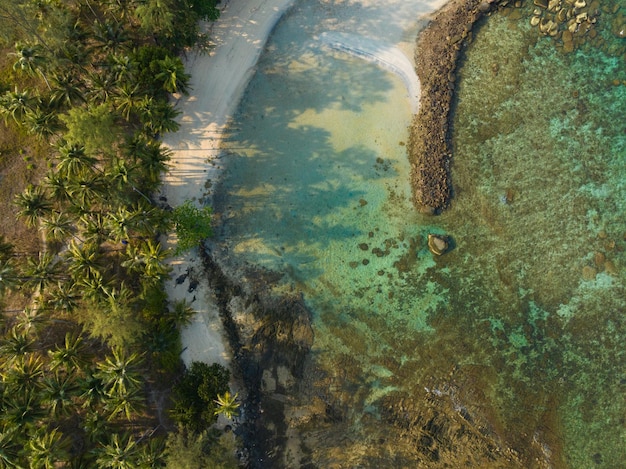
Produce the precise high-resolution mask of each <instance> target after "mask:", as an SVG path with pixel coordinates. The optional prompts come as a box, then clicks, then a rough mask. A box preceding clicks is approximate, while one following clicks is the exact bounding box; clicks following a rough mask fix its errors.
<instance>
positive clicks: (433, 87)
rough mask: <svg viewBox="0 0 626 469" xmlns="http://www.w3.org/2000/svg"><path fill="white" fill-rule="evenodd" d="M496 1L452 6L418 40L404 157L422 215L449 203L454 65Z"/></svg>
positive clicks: (461, 0) (454, 0)
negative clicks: (416, 95)
mask: <svg viewBox="0 0 626 469" xmlns="http://www.w3.org/2000/svg"><path fill="white" fill-rule="evenodd" d="M498 1H499V0H493V1H484V0H451V1H450V2H449V3H447V4H446V5H445V6H444V7H443V8H442V9H441V10H439V11H438V12H437V13H435V15H434V17H433V19H432V20H431V22H430V23H429V25H428V26H427V27H426V29H424V30H423V31H422V32H421V33H420V35H419V37H418V41H417V49H416V54H415V60H416V68H417V75H418V77H419V79H420V84H421V97H420V109H419V112H418V114H417V115H416V117H415V118H414V120H413V124H412V126H411V136H410V139H409V146H408V151H409V159H410V161H411V185H412V187H413V197H414V203H415V205H416V207H417V208H418V210H419V211H420V212H422V213H428V214H436V213H440V212H441V211H442V210H443V209H445V208H446V207H447V206H448V204H449V202H450V197H451V195H452V185H451V182H450V159H451V156H452V155H451V149H450V135H449V128H450V110H451V106H452V97H453V92H454V82H455V79H456V76H455V72H456V67H457V61H458V59H459V55H460V53H461V50H462V47H463V44H464V43H465V42H466V41H467V40H469V39H470V38H471V32H472V27H473V26H474V24H475V23H476V21H477V20H478V19H479V18H481V17H482V16H483V15H485V14H488V13H489V12H490V11H491V9H492V7H495V5H496V4H497V3H498Z"/></svg>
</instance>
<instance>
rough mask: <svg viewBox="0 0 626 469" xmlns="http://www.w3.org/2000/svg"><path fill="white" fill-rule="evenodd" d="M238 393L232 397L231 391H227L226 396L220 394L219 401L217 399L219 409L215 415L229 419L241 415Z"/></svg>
mask: <svg viewBox="0 0 626 469" xmlns="http://www.w3.org/2000/svg"><path fill="white" fill-rule="evenodd" d="M237 396H238V393H235V395H234V396H233V395H231V394H230V391H226V392H225V393H224V394H218V395H217V399H215V401H214V402H215V403H216V404H217V409H216V410H215V415H219V414H222V415H223V416H224V417H226V418H227V419H232V418H233V417H235V416H237V415H239V403H238V402H237Z"/></svg>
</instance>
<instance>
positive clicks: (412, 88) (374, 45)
mask: <svg viewBox="0 0 626 469" xmlns="http://www.w3.org/2000/svg"><path fill="white" fill-rule="evenodd" d="M318 40H319V42H320V43H321V44H322V45H323V46H328V47H329V48H331V49H333V50H336V51H339V52H344V53H346V54H349V55H352V56H354V57H357V58H359V59H363V60H365V61H367V62H371V63H373V64H375V65H378V66H380V67H381V68H383V69H385V70H388V71H389V72H391V73H393V74H395V75H397V76H398V77H399V78H400V79H401V80H402V82H403V83H404V86H405V87H406V89H407V93H408V97H409V100H410V103H411V111H412V112H413V113H416V112H417V109H418V106H419V99H420V82H419V79H418V78H417V74H416V73H415V66H414V65H413V64H412V63H411V61H410V60H409V59H408V58H407V57H406V55H404V53H403V52H402V50H400V48H398V47H396V46H394V45H392V44H386V43H385V42H383V41H380V40H375V39H371V38H368V37H365V36H360V35H357V34H349V33H343V32H337V31H325V32H323V33H322V34H320V35H319V37H318Z"/></svg>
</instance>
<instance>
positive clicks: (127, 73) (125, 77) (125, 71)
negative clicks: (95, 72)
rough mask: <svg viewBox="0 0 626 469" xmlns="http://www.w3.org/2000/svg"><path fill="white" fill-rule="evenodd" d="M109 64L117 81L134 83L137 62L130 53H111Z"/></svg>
mask: <svg viewBox="0 0 626 469" xmlns="http://www.w3.org/2000/svg"><path fill="white" fill-rule="evenodd" d="M107 65H108V67H109V69H110V71H111V78H112V79H113V81H114V82H115V83H126V82H128V83H132V82H133V81H134V74H135V67H136V64H135V62H133V60H132V59H131V58H130V56H129V55H128V54H122V55H119V54H110V55H109V56H108V57H107Z"/></svg>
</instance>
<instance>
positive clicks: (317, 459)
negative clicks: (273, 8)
mask: <svg viewBox="0 0 626 469" xmlns="http://www.w3.org/2000/svg"><path fill="white" fill-rule="evenodd" d="M383 3H385V5H383V6H379V7H377V8H378V10H377V9H368V8H367V7H365V6H362V5H360V4H358V3H337V4H335V3H333V2H326V3H318V2H315V1H311V0H303V1H301V2H299V3H297V4H296V6H295V7H294V8H293V9H292V10H291V11H290V12H289V14H288V15H286V17H285V18H284V20H283V21H281V22H280V23H279V24H278V26H277V28H276V30H275V32H274V34H273V36H272V38H271V40H270V41H269V42H268V45H267V48H266V51H265V53H264V54H263V56H262V57H261V60H260V62H259V65H258V70H257V72H256V74H255V76H254V77H253V79H252V81H251V83H250V85H249V87H248V89H247V91H246V94H245V97H244V100H243V102H242V103H241V106H240V108H239V111H238V112H237V115H236V116H235V118H234V120H233V123H232V126H231V131H230V137H229V139H228V141H227V142H226V144H225V147H224V149H225V156H224V157H223V159H222V164H223V167H224V169H223V172H222V176H221V179H222V180H221V184H220V186H219V187H220V191H221V194H220V199H221V200H222V203H223V208H222V213H221V214H220V216H221V219H220V223H221V225H220V227H219V239H218V242H220V243H222V244H224V245H226V246H227V247H228V251H229V253H230V255H231V256H234V257H235V258H236V259H237V260H238V262H242V263H246V262H247V263H250V264H253V265H259V266H263V267H265V268H268V269H270V270H274V271H277V272H282V273H285V274H286V275H285V276H284V277H283V281H282V282H281V283H280V284H278V285H276V287H275V288H276V290H277V291H280V290H281V289H284V290H291V289H294V288H295V289H298V290H300V291H302V292H303V294H304V297H305V300H306V302H307V304H308V305H309V306H310V308H311V310H312V312H313V326H314V333H315V341H314V345H313V350H312V352H311V356H312V360H313V362H314V369H315V370H317V371H316V375H315V376H313V377H310V380H311V383H310V384H311V387H310V388H309V389H308V390H303V391H302V395H303V401H307V400H308V401H309V402H310V403H311V407H315V405H316V402H319V403H321V404H320V405H321V406H322V408H323V409H324V418H321V417H320V418H317V419H315V418H313V419H301V420H300V421H298V420H297V419H294V420H293V421H292V422H291V423H289V424H290V425H293V426H294V428H297V430H298V432H299V433H300V434H301V441H302V443H303V444H304V445H305V446H306V447H307V448H308V449H307V451H306V455H305V456H306V460H307V461H308V462H310V463H312V464H315V465H317V466H319V467H414V465H416V464H418V463H421V464H422V465H424V466H425V467H445V464H452V466H454V465H455V464H469V465H470V466H471V467H491V466H489V464H491V463H489V461H490V453H491V454H492V456H493V459H494V460H497V463H496V462H494V463H493V464H495V465H494V466H493V467H508V466H503V465H502V464H503V463H502V461H508V460H509V459H507V456H506V455H502V454H500V453H499V452H498V451H499V450H500V449H502V448H509V449H511V454H513V453H515V454H514V456H511V458H510V461H509V462H510V467H519V466H517V465H515V464H516V463H515V462H513V461H515V459H516V458H517V459H520V460H524V461H526V460H528V461H530V460H533V461H539V462H538V463H537V466H535V467H571V468H587V467H606V468H613V467H620V464H622V463H623V461H624V460H626V449H625V447H624V444H623V442H624V437H625V436H626V421H625V417H624V416H625V415H626V413H625V412H626V403H625V402H624V396H625V395H626V394H625V393H626V370H625V368H624V366H625V365H626V360H625V356H624V343H625V339H626V323H625V319H624V314H625V313H626V295H625V291H624V282H625V281H626V273H625V272H626V270H625V269H626V255H625V254H624V250H625V248H626V239H625V238H626V218H625V216H624V204H625V200H626V122H625V121H624V109H626V66H625V55H624V54H625V53H626V51H625V50H624V48H625V45H624V42H623V41H624V39H620V38H618V37H617V36H616V35H614V34H613V35H612V33H611V31H610V26H606V27H605V29H602V28H601V26H598V28H599V31H600V33H601V34H604V35H606V41H607V44H608V45H607V47H606V48H605V49H600V48H597V47H591V46H582V47H580V48H579V49H578V50H577V51H575V52H573V53H569V54H564V53H563V52H562V51H561V50H559V49H558V48H556V47H555V46H554V41H553V40H551V39H548V38H538V36H537V33H536V31H532V30H531V28H530V26H529V23H528V21H527V20H524V19H522V20H511V19H510V18H506V17H505V16H503V15H494V16H493V17H491V18H490V19H489V21H488V22H487V23H486V24H485V25H483V26H482V27H481V29H480V33H479V34H477V35H476V36H475V40H474V42H473V43H472V44H471V45H470V47H469V48H468V50H467V54H466V57H465V59H464V62H463V65H462V68H461V72H460V73H461V74H460V79H459V82H458V94H457V99H456V105H455V116H454V122H453V124H454V125H453V130H454V132H453V143H454V162H453V184H454V190H455V194H454V199H453V202H452V206H451V208H450V209H449V210H448V211H446V212H444V214H443V215H441V216H438V217H424V216H421V215H419V214H417V213H415V210H414V209H413V207H412V205H411V202H410V200H411V195H410V187H409V185H408V181H409V164H408V161H407V158H406V151H405V142H406V141H407V139H408V130H407V128H408V125H409V124H410V120H411V106H410V99H409V97H408V96H407V93H408V91H407V86H406V80H405V79H403V78H402V77H401V76H399V75H398V74H397V73H395V74H394V73H391V72H390V71H389V70H388V68H389V67H387V69H385V68H384V67H380V66H378V65H376V64H375V63H371V61H364V60H361V59H359V58H358V57H354V56H353V54H347V53H342V51H341V50H339V51H336V50H335V51H333V50H329V49H328V48H324V47H321V45H320V42H324V41H320V40H319V39H320V35H322V34H324V33H325V31H328V30H332V31H337V30H340V31H341V32H342V33H344V34H345V33H349V34H352V35H362V36H364V37H366V38H368V41H374V42H375V41H376V40H380V41H381V43H383V44H394V45H397V46H398V47H400V48H401V49H404V50H405V51H406V53H407V54H408V56H410V54H411V53H412V50H411V44H412V41H413V39H414V37H415V33H416V32H417V29H418V16H419V14H420V13H421V12H422V11H424V10H428V9H429V7H428V5H425V4H423V3H419V2H407V1H405V2H383ZM612 5H613V4H611V5H609V6H610V11H613V10H615V11H616V13H615V14H620V15H624V14H626V11H623V10H624V8H623V7H622V10H618V9H617V8H613V6H612ZM528 8H529V9H528V11H526V10H524V13H523V14H525V15H527V16H530V15H531V14H532V8H531V6H530V5H529V6H528ZM618 8H619V7H618ZM385 14H387V16H386V17H385V16H384V15H385ZM607 18H608V16H607ZM607 22H608V20H607ZM613 42H614V44H613ZM409 88H410V87H409ZM429 233H445V234H448V235H450V236H452V238H453V240H454V243H453V244H454V249H453V250H452V251H451V252H449V253H447V254H445V255H444V256H441V257H434V256H433V255H432V254H431V253H430V252H429V251H428V249H427V246H426V237H427V235H428V234H429ZM304 396H306V397H304ZM301 407H302V408H304V407H306V405H305V404H301ZM303 412H304V411H303ZM309 412H312V413H314V410H311V409H309ZM499 458H502V459H499ZM486 464H487V465H486ZM498 464H499V465H498ZM457 467H458V466H457Z"/></svg>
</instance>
